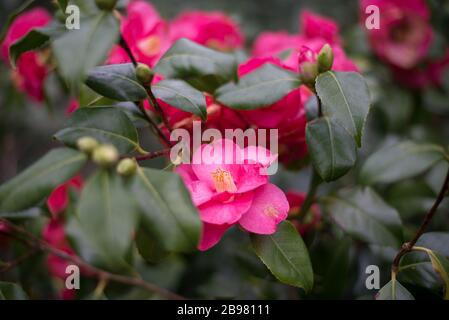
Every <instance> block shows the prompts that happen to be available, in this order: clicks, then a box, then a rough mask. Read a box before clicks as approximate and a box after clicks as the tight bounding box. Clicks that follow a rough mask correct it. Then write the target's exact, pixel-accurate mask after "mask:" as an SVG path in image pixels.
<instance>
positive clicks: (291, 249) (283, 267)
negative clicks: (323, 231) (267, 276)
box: [251, 221, 313, 292]
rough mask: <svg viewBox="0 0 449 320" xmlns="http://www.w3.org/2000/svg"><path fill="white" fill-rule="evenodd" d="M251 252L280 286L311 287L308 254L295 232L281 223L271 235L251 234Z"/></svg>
mask: <svg viewBox="0 0 449 320" xmlns="http://www.w3.org/2000/svg"><path fill="white" fill-rule="evenodd" d="M251 242H252V244H253V248H254V251H255V252H256V254H257V255H258V256H259V258H260V259H261V260H262V262H263V263H264V264H265V265H266V266H267V267H268V269H269V270H270V271H271V273H272V274H273V275H274V276H275V277H276V278H277V279H278V280H279V281H281V282H283V283H286V284H289V285H292V286H295V287H299V288H303V289H304V290H305V291H306V292H308V291H310V290H311V289H312V287H313V271H312V264H311V262H310V258H309V253H308V251H307V247H306V246H305V244H304V242H303V240H302V238H301V236H300V235H299V234H298V231H297V230H296V228H295V227H294V226H293V225H292V224H291V223H290V222H288V221H284V222H281V223H280V224H279V225H278V230H277V231H276V233H275V234H272V235H257V234H251Z"/></svg>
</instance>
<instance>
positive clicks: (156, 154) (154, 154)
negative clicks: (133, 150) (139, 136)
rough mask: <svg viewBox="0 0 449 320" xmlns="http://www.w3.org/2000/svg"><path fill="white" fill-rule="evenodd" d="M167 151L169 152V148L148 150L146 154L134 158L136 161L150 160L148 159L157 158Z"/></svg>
mask: <svg viewBox="0 0 449 320" xmlns="http://www.w3.org/2000/svg"><path fill="white" fill-rule="evenodd" d="M169 152H170V149H163V150H159V151H153V152H149V153H148V154H145V155H143V156H137V157H135V159H136V160H137V161H144V160H150V159H154V158H157V157H161V156H165V155H167V154H168V153H169Z"/></svg>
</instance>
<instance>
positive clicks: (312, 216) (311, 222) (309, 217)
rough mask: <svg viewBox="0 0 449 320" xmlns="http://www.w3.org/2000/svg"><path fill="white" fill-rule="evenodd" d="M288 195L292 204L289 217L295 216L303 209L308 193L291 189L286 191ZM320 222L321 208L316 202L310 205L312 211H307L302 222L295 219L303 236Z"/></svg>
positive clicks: (295, 223)
mask: <svg viewBox="0 0 449 320" xmlns="http://www.w3.org/2000/svg"><path fill="white" fill-rule="evenodd" d="M286 196H287V200H288V203H289V205H290V210H289V212H288V215H289V217H293V218H295V217H297V216H298V215H299V213H300V211H301V207H302V206H303V204H304V200H305V199H306V194H305V193H304V192H298V191H289V192H287V193H286ZM320 223H321V210H320V208H319V207H318V205H316V204H313V205H312V206H311V207H310V211H309V212H308V213H306V217H304V218H303V220H302V223H299V222H298V221H297V220H293V224H294V225H295V226H296V228H297V229H298V231H299V232H300V233H301V235H303V236H304V235H305V234H307V233H308V232H310V231H312V230H313V229H315V228H316V227H317V226H318V225H319V224H320Z"/></svg>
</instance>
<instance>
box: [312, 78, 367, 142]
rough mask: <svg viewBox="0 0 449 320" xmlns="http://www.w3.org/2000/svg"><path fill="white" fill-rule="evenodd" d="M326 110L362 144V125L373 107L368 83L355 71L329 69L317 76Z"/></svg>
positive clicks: (326, 113)
mask: <svg viewBox="0 0 449 320" xmlns="http://www.w3.org/2000/svg"><path fill="white" fill-rule="evenodd" d="M315 87H316V91H317V94H318V96H319V97H320V100H321V102H322V108H323V114H324V115H325V116H328V117H329V118H331V119H332V120H335V121H337V122H338V123H339V124H340V125H342V126H343V127H344V128H346V130H348V132H350V133H351V135H352V136H353V137H354V139H355V141H356V142H357V145H358V146H359V147H360V146H361V144H362V135H363V129H364V126H365V121H366V118H367V116H368V112H369V109H370V96H369V92H368V86H367V85H366V83H365V80H364V79H363V77H362V76H361V75H360V74H358V73H356V72H334V71H328V72H325V73H322V74H320V75H319V76H318V77H317V79H316V84H315Z"/></svg>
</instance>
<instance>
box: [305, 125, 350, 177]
mask: <svg viewBox="0 0 449 320" xmlns="http://www.w3.org/2000/svg"><path fill="white" fill-rule="evenodd" d="M306 141H307V147H308V149H309V154H310V157H311V159H312V164H313V166H314V168H315V169H316V171H317V172H318V174H319V175H320V177H321V178H322V179H323V180H324V181H333V180H336V179H338V178H340V177H341V176H343V175H345V174H346V173H347V172H348V171H349V170H350V169H351V168H352V167H353V166H354V164H355V162H356V159H357V152H356V145H355V143H354V139H353V138H352V137H351V135H350V134H349V133H348V132H347V131H346V130H345V129H344V128H343V127H342V126H341V125H339V124H338V123H337V122H334V121H332V120H331V119H329V118H328V117H322V118H319V119H316V120H313V121H311V122H309V123H307V127H306Z"/></svg>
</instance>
